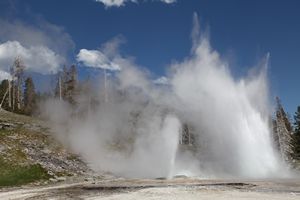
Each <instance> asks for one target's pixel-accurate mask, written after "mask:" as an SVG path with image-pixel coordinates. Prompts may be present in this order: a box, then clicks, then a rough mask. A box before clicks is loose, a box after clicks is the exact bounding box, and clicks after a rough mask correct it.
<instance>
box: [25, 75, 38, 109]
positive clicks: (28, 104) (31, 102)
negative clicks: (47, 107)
mask: <svg viewBox="0 0 300 200" xmlns="http://www.w3.org/2000/svg"><path fill="white" fill-rule="evenodd" d="M35 109H36V93H35V87H34V83H33V80H32V78H31V77H28V78H27V79H26V80H25V89H24V113H25V114H28V115H31V114H32V113H33V112H34V111H35Z"/></svg>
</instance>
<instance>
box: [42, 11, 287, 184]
mask: <svg viewBox="0 0 300 200" xmlns="http://www.w3.org/2000/svg"><path fill="white" fill-rule="evenodd" d="M198 29H199V25H198V20H197V15H195V18H194V30H193V34H192V37H193V48H192V53H191V55H190V56H189V57H187V58H186V59H185V60H184V61H182V62H178V63H175V64H173V65H172V66H170V74H169V75H168V76H167V77H164V78H163V80H164V81H163V82H164V83H166V82H167V84H163V85H161V84H155V83H154V82H153V81H152V80H151V78H149V73H148V72H146V71H143V70H141V68H139V67H138V66H136V65H135V64H134V63H133V61H132V60H130V59H126V58H123V57H121V56H117V59H114V63H116V64H117V65H118V66H121V67H122V70H120V71H118V72H115V73H114V75H113V76H112V77H111V78H110V80H109V84H108V87H107V88H106V91H104V90H105V88H100V89H99V90H98V91H97V92H95V91H94V92H93V93H88V92H87V93H88V94H85V95H84V96H79V97H78V99H77V102H78V106H79V108H78V110H76V111H74V110H73V109H71V107H70V106H69V105H68V104H67V103H65V102H61V101H58V100H51V101H48V102H46V103H45V105H44V106H45V107H44V108H45V109H44V110H45V113H46V116H47V117H49V118H50V120H51V122H52V124H53V127H54V128H53V129H54V131H55V133H57V137H58V138H60V139H61V141H63V142H64V143H65V144H66V145H68V146H69V147H70V148H72V149H73V150H74V151H75V152H76V153H78V154H80V155H81V156H82V157H83V158H84V159H85V160H86V161H87V162H88V163H89V164H90V166H91V167H92V168H93V169H94V170H96V171H97V170H98V171H103V170H104V171H110V172H113V173H115V174H118V175H121V176H126V177H147V178H156V177H172V176H174V175H176V174H185V175H189V176H201V177H207V178H209V177H218V178H220V177H247V178H263V177H272V176H278V172H281V175H282V173H283V171H282V166H283V164H282V162H281V160H280V159H279V157H278V156H277V153H276V151H275V150H274V148H273V144H272V138H271V131H270V127H269V106H268V105H269V100H268V96H269V95H268V85H267V77H266V66H267V64H268V57H266V58H265V59H264V60H263V62H262V64H261V65H262V66H260V68H261V69H262V70H260V72H258V73H256V74H252V75H249V76H248V77H245V78H241V79H238V80H236V79H234V78H233V77H232V75H231V73H230V70H229V66H228V64H227V63H226V62H225V61H223V60H222V59H221V58H220V56H219V54H218V53H217V52H216V51H214V50H213V49H212V48H211V46H210V44H209V41H208V39H207V37H205V36H203V35H202V36H201V35H199V30H198ZM81 53H82V52H81ZM103 55H104V54H103ZM166 80H167V81H166ZM160 82H161V81H160ZM104 92H107V94H108V96H109V100H108V102H105V101H104V100H103V99H104V98H103V93H104ZM91 98H95V99H96V100H98V103H96V104H92V105H90V99H91ZM91 106H92V107H91ZM77 113H80V114H78V115H77ZM183 124H188V125H189V126H190V127H191V128H192V130H193V133H194V135H195V140H196V144H197V147H196V148H193V149H192V150H189V149H188V148H185V147H183V146H181V145H179V138H180V136H181V132H182V128H183V127H182V126H183Z"/></svg>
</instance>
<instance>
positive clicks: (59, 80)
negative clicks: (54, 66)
mask: <svg viewBox="0 0 300 200" xmlns="http://www.w3.org/2000/svg"><path fill="white" fill-rule="evenodd" d="M58 87H59V100H61V99H62V98H61V77H60V76H59V77H58Z"/></svg>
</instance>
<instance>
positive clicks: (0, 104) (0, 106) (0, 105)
mask: <svg viewBox="0 0 300 200" xmlns="http://www.w3.org/2000/svg"><path fill="white" fill-rule="evenodd" d="M8 91H9V87H8V88H7V90H6V92H5V94H4V95H3V98H2V101H1V103H0V110H1V109H2V104H3V102H4V100H5V97H6V95H7V93H8Z"/></svg>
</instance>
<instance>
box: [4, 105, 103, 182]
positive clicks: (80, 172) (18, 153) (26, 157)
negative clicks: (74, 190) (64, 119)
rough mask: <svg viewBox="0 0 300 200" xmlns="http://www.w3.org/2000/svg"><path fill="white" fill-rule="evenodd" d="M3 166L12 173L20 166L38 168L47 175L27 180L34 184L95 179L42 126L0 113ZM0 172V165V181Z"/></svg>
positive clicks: (83, 165)
mask: <svg viewBox="0 0 300 200" xmlns="http://www.w3.org/2000/svg"><path fill="white" fill-rule="evenodd" d="M3 163H4V164H5V165H7V166H13V168H15V169H16V171H18V170H17V169H23V168H24V167H25V169H29V166H40V167H41V168H42V170H45V172H46V173H47V174H48V175H49V176H47V177H46V178H41V179H40V180H38V179H39V178H38V177H37V178H36V179H37V180H32V181H28V182H29V183H32V184H35V185H41V184H48V183H50V182H58V181H65V180H66V179H79V180H82V179H92V178H99V176H98V175H95V174H94V173H93V172H92V171H91V170H90V169H89V167H88V166H87V165H86V164H85V163H84V162H83V161H82V160H81V158H80V157H79V156H77V155H75V154H72V153H70V151H68V150H67V149H66V148H64V147H63V146H62V145H61V144H60V143H59V142H58V141H56V140H55V139H54V138H53V137H52V136H51V134H50V130H49V129H48V128H47V125H46V124H45V123H43V122H42V121H40V120H38V119H35V118H31V117H27V116H23V115H17V114H13V113H10V112H7V111H4V110H1V111H0V165H1V164H2V167H3V165H4V164H3ZM1 170H2V173H1ZM4 170H5V169H2V168H1V166H0V179H1V174H2V175H3V173H5V172H3V171H4ZM23 171H24V170H23ZM7 173H11V174H13V173H14V171H13V170H10V171H8V172H6V175H7ZM11 177H12V176H9V178H11ZM0 187H1V180H0Z"/></svg>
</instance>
